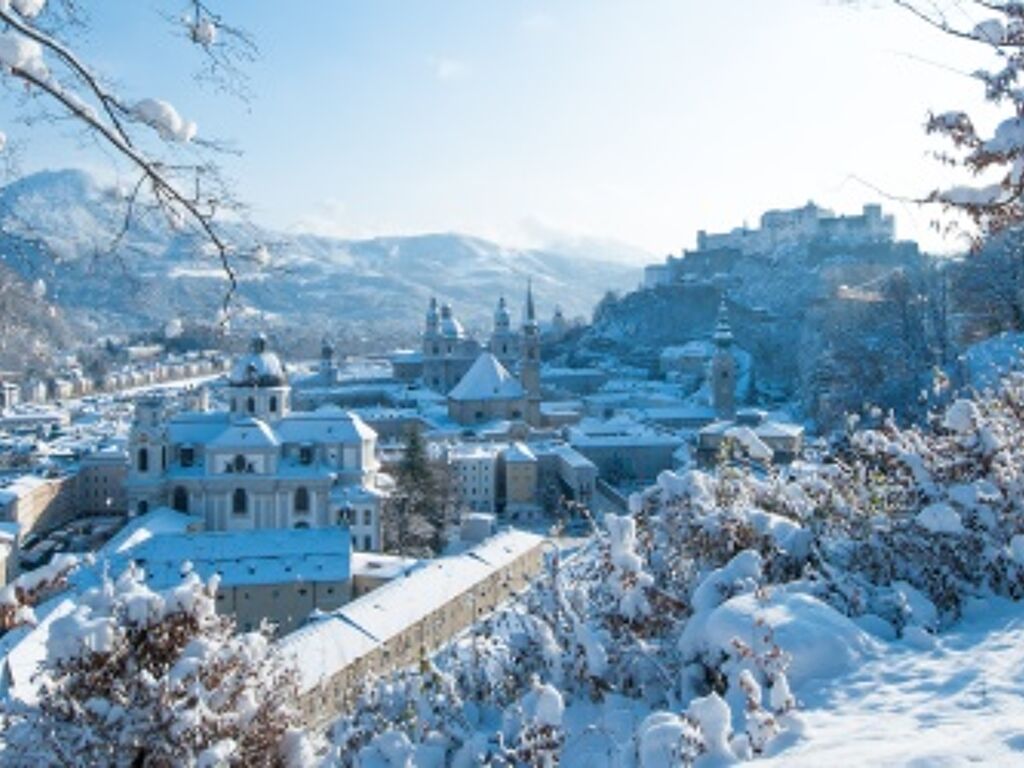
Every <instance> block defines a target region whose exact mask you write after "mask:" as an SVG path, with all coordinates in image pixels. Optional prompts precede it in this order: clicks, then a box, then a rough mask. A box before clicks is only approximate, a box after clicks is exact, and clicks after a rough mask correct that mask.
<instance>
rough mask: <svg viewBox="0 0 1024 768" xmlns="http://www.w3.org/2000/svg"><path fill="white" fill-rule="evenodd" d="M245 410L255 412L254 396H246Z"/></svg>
mask: <svg viewBox="0 0 1024 768" xmlns="http://www.w3.org/2000/svg"><path fill="white" fill-rule="evenodd" d="M245 410H247V411H248V412H249V413H256V400H255V399H254V398H252V397H249V398H246V401H245Z"/></svg>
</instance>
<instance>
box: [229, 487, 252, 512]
mask: <svg viewBox="0 0 1024 768" xmlns="http://www.w3.org/2000/svg"><path fill="white" fill-rule="evenodd" d="M248 501H249V500H248V499H247V498H246V494H245V489H244V488H235V492H234V493H233V494H231V511H232V512H233V513H234V514H236V515H244V514H245V513H246V511H248V506H249V504H248Z"/></svg>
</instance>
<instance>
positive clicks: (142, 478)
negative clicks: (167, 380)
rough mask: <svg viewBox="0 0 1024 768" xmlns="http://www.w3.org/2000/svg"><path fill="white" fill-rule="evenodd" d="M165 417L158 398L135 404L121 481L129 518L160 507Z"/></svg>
mask: <svg viewBox="0 0 1024 768" xmlns="http://www.w3.org/2000/svg"><path fill="white" fill-rule="evenodd" d="M166 417H167V413H166V408H165V404H164V401H163V399H162V398H161V397H159V396H156V395H149V396H145V397H140V398H139V399H138V400H136V401H135V416H134V418H133V419H132V427H131V432H130V433H129V435H128V462H129V463H128V476H127V477H126V478H125V491H126V492H127V495H128V512H129V514H134V515H144V514H146V513H147V512H150V511H152V510H154V509H156V508H157V507H159V506H160V505H161V503H162V499H163V496H164V487H163V485H164V471H165V470H166V469H167V435H166V429H165V422H166Z"/></svg>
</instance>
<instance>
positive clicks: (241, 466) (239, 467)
mask: <svg viewBox="0 0 1024 768" xmlns="http://www.w3.org/2000/svg"><path fill="white" fill-rule="evenodd" d="M245 467H246V461H245V456H243V455H242V454H238V455H237V456H235V472H245Z"/></svg>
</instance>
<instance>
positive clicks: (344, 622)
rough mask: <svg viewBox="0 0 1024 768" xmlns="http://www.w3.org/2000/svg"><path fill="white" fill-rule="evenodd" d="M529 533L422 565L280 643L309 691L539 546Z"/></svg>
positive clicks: (503, 536) (495, 539)
mask: <svg viewBox="0 0 1024 768" xmlns="http://www.w3.org/2000/svg"><path fill="white" fill-rule="evenodd" d="M541 541H543V538H542V537H541V536H538V535H536V534H532V533H527V532H525V531H517V530H511V531H506V532H503V533H499V534H498V535H496V536H493V537H491V538H489V539H487V540H485V541H484V542H482V543H481V544H479V545H478V546H476V547H473V548H472V549H470V550H467V551H466V552H464V553H463V554H460V555H454V556H451V557H442V558H438V559H436V560H432V561H429V562H426V563H424V564H423V565H422V566H420V567H419V568H416V569H414V570H412V571H411V572H409V573H408V575H406V576H404V577H402V578H398V579H395V580H394V581H391V582H389V583H387V584H385V585H383V586H382V587H380V588H379V589H376V590H374V591H373V592H370V593H369V594H367V595H364V596H363V597H361V598H359V599H358V600H354V601H353V602H351V603H349V604H348V605H346V606H344V607H342V608H339V609H338V610H337V611H332V612H331V613H329V614H327V615H326V616H325V617H324V618H322V619H321V620H319V621H317V622H315V623H313V624H310V625H308V626H306V627H303V628H302V629H299V630H297V631H295V632H292V633H291V634H289V635H287V636H286V637H284V638H283V639H282V640H281V643H280V648H281V651H282V652H283V653H284V655H285V656H286V657H287V658H289V659H291V660H292V661H294V663H295V665H296V667H297V668H298V673H299V675H298V676H299V688H300V690H301V691H302V692H307V691H309V690H311V689H313V688H314V687H316V686H317V685H318V684H320V683H321V682H322V681H326V680H329V679H330V678H331V677H332V676H333V675H334V674H336V673H337V672H338V671H339V670H341V669H343V668H344V667H346V666H348V665H349V664H351V663H352V662H353V661H355V660H356V659H359V658H361V657H363V656H365V655H366V654H368V653H370V652H371V651H373V650H374V648H376V647H377V646H378V645H380V644H381V643H383V642H385V641H387V640H389V639H390V638H392V637H394V636H395V635H397V634H398V633H400V632H402V631H403V630H404V629H406V628H407V627H409V626H412V625H413V624H415V623H416V622H417V621H420V620H421V619H422V618H424V617H425V616H428V615H429V614H431V613H433V612H434V611H436V610H438V609H439V608H441V607H442V606H443V605H445V604H446V603H447V602H449V601H450V600H452V599H453V598H454V597H456V596H458V595H460V594H464V593H466V592H467V591H469V590H470V589H472V588H473V587H474V586H475V585H477V584H479V583H480V582H481V581H483V580H484V579H486V578H487V577H488V576H489V575H490V574H492V573H494V571H495V570H497V569H499V568H501V567H503V566H505V565H507V564H508V563H510V562H511V561H513V560H515V559H516V558H518V557H520V556H521V555H523V554H525V553H526V552H529V551H530V550H532V549H533V548H534V547H536V546H538V545H539V544H540V543H541Z"/></svg>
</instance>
